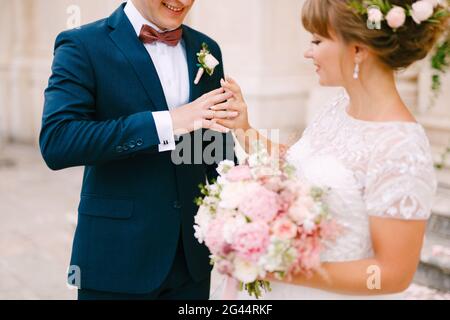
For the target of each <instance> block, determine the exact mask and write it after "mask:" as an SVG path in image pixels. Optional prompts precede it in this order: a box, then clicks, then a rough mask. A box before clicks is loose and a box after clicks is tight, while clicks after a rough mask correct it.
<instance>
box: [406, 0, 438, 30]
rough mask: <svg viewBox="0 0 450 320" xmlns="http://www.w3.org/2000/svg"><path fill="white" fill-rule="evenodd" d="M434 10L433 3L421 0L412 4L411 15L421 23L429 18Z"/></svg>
mask: <svg viewBox="0 0 450 320" xmlns="http://www.w3.org/2000/svg"><path fill="white" fill-rule="evenodd" d="M433 12H434V9H433V5H432V4H431V3H430V2H428V1H425V0H421V1H417V2H416V3H414V4H413V5H412V10H411V17H412V18H413V20H414V21H415V22H416V23H417V24H420V23H422V22H423V21H425V20H428V19H429V18H430V17H431V16H432V15H433Z"/></svg>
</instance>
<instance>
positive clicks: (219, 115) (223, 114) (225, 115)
mask: <svg viewBox="0 0 450 320" xmlns="http://www.w3.org/2000/svg"><path fill="white" fill-rule="evenodd" d="M238 115H239V112H236V111H216V112H215V114H214V118H215V119H233V118H236V117H237V116H238Z"/></svg>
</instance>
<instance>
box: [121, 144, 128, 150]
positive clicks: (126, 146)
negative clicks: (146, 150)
mask: <svg viewBox="0 0 450 320" xmlns="http://www.w3.org/2000/svg"><path fill="white" fill-rule="evenodd" d="M122 149H123V151H128V150H129V149H130V148H129V147H128V145H126V144H124V145H123V146H122Z"/></svg>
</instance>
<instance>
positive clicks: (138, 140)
mask: <svg viewBox="0 0 450 320" xmlns="http://www.w3.org/2000/svg"><path fill="white" fill-rule="evenodd" d="M143 144H144V140H142V139H137V140H136V145H137V146H138V147H140V146H142V145H143Z"/></svg>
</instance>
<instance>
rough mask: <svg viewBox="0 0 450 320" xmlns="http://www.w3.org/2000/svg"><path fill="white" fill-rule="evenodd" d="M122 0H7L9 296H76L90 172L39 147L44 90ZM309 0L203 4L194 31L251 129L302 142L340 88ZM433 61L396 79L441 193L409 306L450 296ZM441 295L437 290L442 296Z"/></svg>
mask: <svg viewBox="0 0 450 320" xmlns="http://www.w3.org/2000/svg"><path fill="white" fill-rule="evenodd" d="M121 2H122V1H120V0H96V1H90V0H14V1H10V0H0V7H1V8H2V10H1V11H0V39H2V41H0V299H41V298H43V299H66V298H67V299H71V298H74V297H75V292H74V291H70V290H68V289H67V288H66V287H65V271H66V268H67V265H68V262H69V254H70V250H71V247H70V246H71V240H72V236H73V230H74V225H75V223H76V207H77V201H78V196H79V187H80V184H81V174H82V169H81V168H74V169H69V170H65V171H62V172H57V173H55V172H51V171H49V170H48V169H47V168H46V167H45V166H44V164H43V162H42V160H41V158H40V155H39V150H38V147H37V141H38V133H39V129H40V122H41V114H42V106H43V91H44V89H45V87H46V85H47V80H48V77H49V74H50V67H51V62H52V53H53V44H54V40H55V38H56V35H57V34H58V33H59V32H60V31H63V30H65V29H68V28H72V27H76V26H78V25H79V24H85V23H88V22H91V21H94V20H97V19H100V18H104V17H107V16H109V15H110V14H111V13H112V12H113V11H114V10H115V9H116V8H117V7H118V5H119V4H120V3H121ZM302 3H303V0H280V1H271V0H246V1H239V0H228V1H220V0H197V1H196V4H195V5H194V8H193V9H192V12H191V14H190V15H189V17H188V19H187V24H188V25H190V26H192V27H194V28H196V29H199V30H201V31H202V32H204V33H206V34H208V35H210V36H211V37H212V38H214V39H215V40H217V41H218V42H219V44H220V45H221V48H222V52H223V57H224V66H225V72H226V73H227V74H228V75H230V76H232V77H233V78H235V79H236V80H237V81H238V82H239V83H240V84H241V85H242V89H243V92H244V93H245V95H246V98H247V102H248V104H249V106H250V118H251V122H252V124H253V125H255V126H256V127H258V128H261V129H271V128H274V129H280V130H281V138H282V140H284V141H285V142H294V141H295V140H297V139H298V138H299V137H300V135H301V133H302V130H303V129H304V127H305V126H306V125H307V123H308V122H309V121H310V119H311V117H312V116H313V115H314V114H315V113H316V112H317V110H319V109H320V107H321V106H322V105H323V104H324V103H325V102H326V101H327V100H329V99H330V98H331V97H332V96H333V95H334V94H336V92H337V90H338V89H330V88H321V87H319V86H318V83H317V78H316V75H315V72H314V68H313V66H312V64H311V62H310V61H307V60H306V59H304V57H303V52H304V50H305V49H306V48H307V47H308V46H309V42H310V36H309V35H308V34H307V33H306V32H305V31H304V30H303V28H302V26H301V22H300V9H301V6H302ZM430 79H431V75H430V69H429V62H428V60H424V61H422V62H419V63H417V64H415V65H414V66H413V67H411V68H409V69H408V70H407V71H405V72H402V73H401V74H399V75H398V87H399V89H400V91H401V94H402V96H403V98H404V100H405V102H406V103H407V105H408V106H410V108H411V109H412V110H413V111H414V113H415V115H416V116H417V118H418V120H419V121H420V122H421V123H422V124H423V125H424V126H425V128H426V130H427V133H428V135H429V138H430V140H431V143H432V147H433V152H434V154H435V158H436V162H437V163H439V164H442V169H441V170H438V177H439V192H438V196H437V198H436V201H435V207H434V209H433V216H432V219H431V220H430V223H429V227H428V232H427V239H426V244H425V247H424V250H423V254H422V261H421V265H420V268H419V271H418V273H417V276H416V280H415V282H416V285H413V286H412V287H411V289H410V294H409V296H410V297H411V298H424V299H425V298H448V297H450V222H449V221H450V220H449V219H450V157H449V159H448V160H447V159H443V157H442V156H441V155H442V154H443V153H444V152H445V150H446V149H447V148H448V147H449V145H450V103H449V101H450V77H449V76H447V77H446V78H444V79H443V80H444V81H443V92H442V94H441V95H440V96H439V97H438V98H437V99H436V101H435V103H434V105H433V106H432V107H430V97H431V90H430V85H431V81H430ZM435 290H439V291H435Z"/></svg>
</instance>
